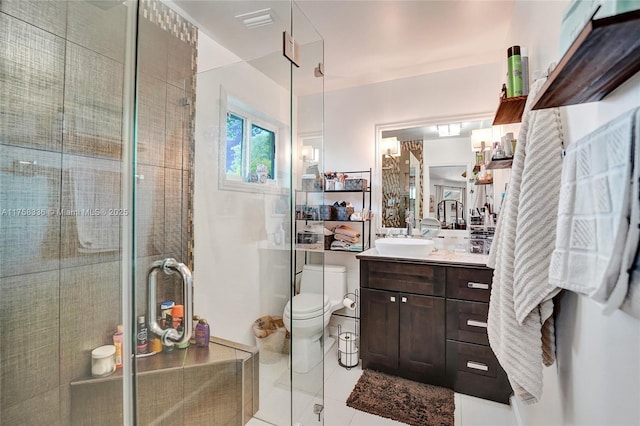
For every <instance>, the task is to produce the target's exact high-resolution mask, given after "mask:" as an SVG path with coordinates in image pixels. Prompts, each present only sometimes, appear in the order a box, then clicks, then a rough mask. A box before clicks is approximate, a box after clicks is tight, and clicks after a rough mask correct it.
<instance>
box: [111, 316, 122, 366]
mask: <svg viewBox="0 0 640 426" xmlns="http://www.w3.org/2000/svg"><path fill="white" fill-rule="evenodd" d="M113 346H115V347H116V355H115V357H116V368H122V325H120V324H118V327H117V328H116V332H115V333H114V334H113Z"/></svg>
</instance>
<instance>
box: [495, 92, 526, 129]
mask: <svg viewBox="0 0 640 426" xmlns="http://www.w3.org/2000/svg"><path fill="white" fill-rule="evenodd" d="M526 102H527V97H526V96H515V97H512V98H501V99H500V105H498V110H497V111H496V116H495V117H494V119H493V125H494V126H498V125H500V124H510V123H519V122H520V121H521V120H522V112H523V111H524V104H525V103H526Z"/></svg>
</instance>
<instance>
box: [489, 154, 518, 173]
mask: <svg viewBox="0 0 640 426" xmlns="http://www.w3.org/2000/svg"><path fill="white" fill-rule="evenodd" d="M512 163H513V157H506V158H500V159H495V160H491V161H489V162H488V163H487V165H486V166H485V168H486V169H487V170H492V169H493V170H495V169H508V168H510V167H511V164H512Z"/></svg>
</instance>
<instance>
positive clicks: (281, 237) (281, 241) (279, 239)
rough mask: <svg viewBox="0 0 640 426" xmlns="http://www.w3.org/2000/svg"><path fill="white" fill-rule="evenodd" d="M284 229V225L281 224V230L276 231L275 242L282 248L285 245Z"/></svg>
mask: <svg viewBox="0 0 640 426" xmlns="http://www.w3.org/2000/svg"><path fill="white" fill-rule="evenodd" d="M284 238H285V237H284V228H283V227H282V223H280V228H278V230H277V231H276V234H275V240H276V245H278V246H281V245H283V244H284Z"/></svg>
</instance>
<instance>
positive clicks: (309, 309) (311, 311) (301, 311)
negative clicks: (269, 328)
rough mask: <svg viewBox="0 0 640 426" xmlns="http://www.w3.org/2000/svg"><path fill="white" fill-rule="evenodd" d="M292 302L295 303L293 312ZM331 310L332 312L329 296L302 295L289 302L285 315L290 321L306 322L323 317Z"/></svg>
mask: <svg viewBox="0 0 640 426" xmlns="http://www.w3.org/2000/svg"><path fill="white" fill-rule="evenodd" d="M291 302H293V312H291ZM320 306H322V308H320ZM329 310H331V302H330V301H329V296H327V295H324V294H317V293H300V294H298V295H296V296H293V298H292V299H291V301H289V302H287V306H286V307H285V308H284V313H285V316H287V317H289V318H290V319H293V320H304V319H310V318H316V317H321V316H322V315H323V314H324V313H325V312H329Z"/></svg>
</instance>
